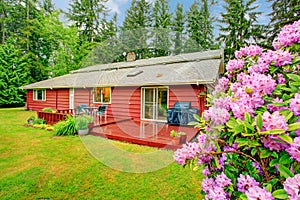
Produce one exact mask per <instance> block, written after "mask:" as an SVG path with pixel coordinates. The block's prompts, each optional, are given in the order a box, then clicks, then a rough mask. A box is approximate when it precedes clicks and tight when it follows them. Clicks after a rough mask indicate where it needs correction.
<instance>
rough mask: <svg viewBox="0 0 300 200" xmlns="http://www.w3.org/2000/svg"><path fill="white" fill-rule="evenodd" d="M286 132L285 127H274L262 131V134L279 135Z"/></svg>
mask: <svg viewBox="0 0 300 200" xmlns="http://www.w3.org/2000/svg"><path fill="white" fill-rule="evenodd" d="M282 133H285V130H283V129H272V130H268V131H263V132H260V133H259V134H260V135H279V134H282Z"/></svg>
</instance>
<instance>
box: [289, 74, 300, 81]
mask: <svg viewBox="0 0 300 200" xmlns="http://www.w3.org/2000/svg"><path fill="white" fill-rule="evenodd" d="M287 77H289V79H292V80H293V81H295V82H300V76H299V75H296V74H287Z"/></svg>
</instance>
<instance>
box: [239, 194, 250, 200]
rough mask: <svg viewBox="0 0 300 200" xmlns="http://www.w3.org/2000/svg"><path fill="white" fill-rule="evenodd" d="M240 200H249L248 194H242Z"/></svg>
mask: <svg viewBox="0 0 300 200" xmlns="http://www.w3.org/2000/svg"><path fill="white" fill-rule="evenodd" d="M239 199H240V200H247V199H248V198H247V196H246V194H244V193H242V194H241V195H240V196H239Z"/></svg>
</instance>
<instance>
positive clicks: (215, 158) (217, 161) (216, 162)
mask: <svg viewBox="0 0 300 200" xmlns="http://www.w3.org/2000/svg"><path fill="white" fill-rule="evenodd" d="M214 161H215V164H216V167H217V168H218V169H220V168H221V166H220V163H219V160H218V158H217V157H214Z"/></svg>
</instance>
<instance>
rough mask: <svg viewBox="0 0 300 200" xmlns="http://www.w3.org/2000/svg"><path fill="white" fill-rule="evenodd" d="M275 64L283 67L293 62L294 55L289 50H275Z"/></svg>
mask: <svg viewBox="0 0 300 200" xmlns="http://www.w3.org/2000/svg"><path fill="white" fill-rule="evenodd" d="M273 58H274V59H275V60H274V61H275V66H277V67H281V66H284V65H288V64H291V63H292V55H291V53H290V52H288V51H283V50H278V51H275V54H274V57H273Z"/></svg>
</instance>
